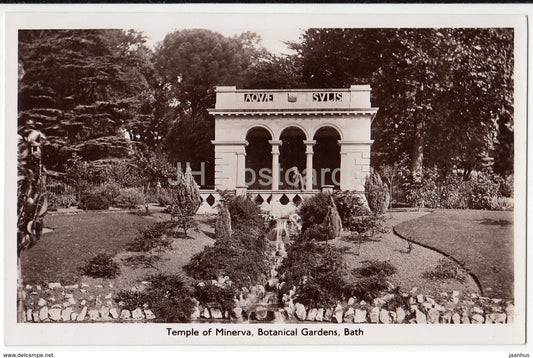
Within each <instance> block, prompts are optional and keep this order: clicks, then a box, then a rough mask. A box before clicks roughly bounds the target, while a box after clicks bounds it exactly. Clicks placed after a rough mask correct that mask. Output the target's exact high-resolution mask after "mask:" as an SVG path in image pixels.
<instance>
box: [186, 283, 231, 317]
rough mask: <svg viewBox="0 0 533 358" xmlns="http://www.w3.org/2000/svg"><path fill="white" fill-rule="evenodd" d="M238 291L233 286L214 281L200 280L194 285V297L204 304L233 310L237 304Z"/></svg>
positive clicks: (224, 309) (223, 309)
mask: <svg viewBox="0 0 533 358" xmlns="http://www.w3.org/2000/svg"><path fill="white" fill-rule="evenodd" d="M236 295H237V291H236V290H235V289H234V288H233V287H232V286H220V285H217V284H213V283H212V282H210V281H208V282H205V283H204V282H200V283H198V284H196V285H195V286H194V297H195V298H196V299H197V300H198V301H199V302H200V303H201V304H202V305H203V306H207V307H212V308H218V309H220V310H222V311H226V310H231V309H232V308H233V306H234V305H235V296H236Z"/></svg>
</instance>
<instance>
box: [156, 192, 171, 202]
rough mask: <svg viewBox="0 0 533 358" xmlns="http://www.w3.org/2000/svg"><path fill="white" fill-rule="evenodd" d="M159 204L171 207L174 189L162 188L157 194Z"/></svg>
mask: <svg viewBox="0 0 533 358" xmlns="http://www.w3.org/2000/svg"><path fill="white" fill-rule="evenodd" d="M157 202H158V203H159V205H161V206H169V205H170V204H172V189H171V188H160V189H159V193H158V194H157Z"/></svg>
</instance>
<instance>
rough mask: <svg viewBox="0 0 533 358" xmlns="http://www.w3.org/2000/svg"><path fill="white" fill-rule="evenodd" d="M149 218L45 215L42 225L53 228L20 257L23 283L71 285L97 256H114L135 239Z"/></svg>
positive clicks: (84, 214) (85, 214)
mask: <svg viewBox="0 0 533 358" xmlns="http://www.w3.org/2000/svg"><path fill="white" fill-rule="evenodd" d="M154 221H155V220H154V219H153V218H151V217H144V216H139V215H135V214H127V213H91V212H87V213H85V212H84V213H80V214H76V215H48V216H46V217H45V219H44V226H45V227H46V228H51V229H53V231H52V232H49V233H46V234H44V235H43V237H42V238H41V240H40V241H39V242H38V243H37V244H35V246H33V247H32V248H31V249H29V250H27V251H25V252H23V253H22V254H21V266H22V277H23V280H24V283H39V282H43V283H45V282H61V283H62V284H71V283H74V282H76V281H78V279H79V278H80V277H81V272H80V267H81V266H83V265H84V264H85V262H86V261H88V260H89V259H91V258H92V257H94V256H95V255H97V254H99V253H107V254H110V255H115V254H117V253H118V252H119V251H123V250H124V249H125V248H126V247H127V245H128V244H129V243H130V242H131V241H132V240H133V239H134V238H135V237H136V236H138V231H139V229H140V228H142V227H145V226H146V225H149V224H152V223H154Z"/></svg>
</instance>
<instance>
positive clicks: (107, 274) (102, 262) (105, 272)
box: [83, 254, 120, 278]
mask: <svg viewBox="0 0 533 358" xmlns="http://www.w3.org/2000/svg"><path fill="white" fill-rule="evenodd" d="M119 273H120V268H119V267H118V265H117V264H116V263H115V262H114V261H113V259H112V257H111V255H108V254H98V255H96V256H95V257H93V258H92V259H91V260H89V262H87V264H86V265H85V266H84V267H83V274H84V275H87V276H91V277H95V278H115V277H116V276H117V275H118V274H119Z"/></svg>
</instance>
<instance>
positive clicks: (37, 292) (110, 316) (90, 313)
mask: <svg viewBox="0 0 533 358" xmlns="http://www.w3.org/2000/svg"><path fill="white" fill-rule="evenodd" d="M112 289H113V285H112V284H109V286H108V287H104V286H103V285H95V286H93V287H91V286H90V285H89V284H86V283H82V284H81V285H78V284H75V285H69V286H62V285H61V284H60V283H58V282H54V283H50V284H49V285H48V286H47V287H43V286H41V285H36V286H35V287H33V286H31V285H26V287H25V290H24V299H25V307H26V312H25V315H24V320H25V322H95V321H101V322H105V321H128V320H135V321H150V320H153V319H155V318H156V316H155V314H154V313H153V312H152V311H151V310H150V309H149V308H148V307H147V306H144V307H139V308H136V309H134V310H131V311H130V310H127V309H122V308H121V305H120V302H119V303H116V302H115V301H114V300H113V293H112V292H109V291H110V290H112Z"/></svg>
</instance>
